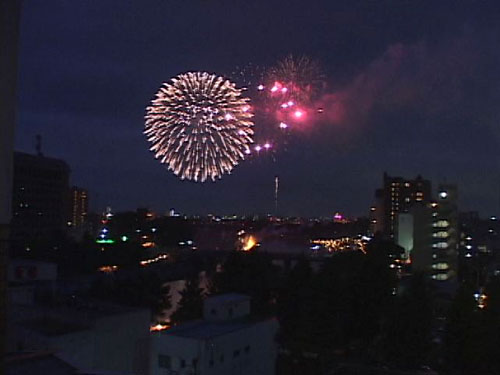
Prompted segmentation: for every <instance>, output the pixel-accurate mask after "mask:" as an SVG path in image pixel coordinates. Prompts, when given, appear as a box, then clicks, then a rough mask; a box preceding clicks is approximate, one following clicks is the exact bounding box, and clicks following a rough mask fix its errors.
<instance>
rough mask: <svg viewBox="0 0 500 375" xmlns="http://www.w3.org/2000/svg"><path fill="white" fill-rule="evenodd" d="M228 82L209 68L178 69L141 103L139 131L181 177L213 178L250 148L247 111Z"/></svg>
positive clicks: (250, 126) (249, 114)
mask: <svg viewBox="0 0 500 375" xmlns="http://www.w3.org/2000/svg"><path fill="white" fill-rule="evenodd" d="M248 102H249V99H248V98H245V97H243V96H242V92H241V90H240V89H238V88H236V86H235V84H234V83H231V82H230V81H228V80H226V79H224V78H223V77H219V76H216V75H213V74H209V73H205V72H191V73H186V74H180V75H179V76H177V77H175V78H173V79H172V80H171V82H170V83H164V84H163V85H162V87H161V88H160V90H159V91H158V92H157V94H156V98H155V99H153V101H152V103H151V105H150V106H149V107H147V109H146V128H145V131H144V133H145V134H146V137H147V139H148V141H149V142H151V143H152V146H151V148H150V150H151V151H153V152H154V153H155V157H156V158H157V159H159V160H160V161H161V162H162V163H164V164H166V165H167V166H168V169H169V170H172V171H173V173H174V174H176V175H177V176H179V177H180V178H181V179H183V180H184V179H187V180H192V181H200V182H204V181H206V180H207V179H210V180H212V181H215V180H216V179H218V178H221V177H222V175H223V174H225V173H230V172H231V170H232V169H233V168H234V167H235V166H236V165H237V164H238V163H239V161H241V160H243V159H244V158H245V155H248V154H249V153H250V145H251V143H253V133H254V132H253V122H252V117H253V113H252V111H251V108H250V106H249V105H248Z"/></svg>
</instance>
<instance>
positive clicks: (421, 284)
mask: <svg viewBox="0 0 500 375" xmlns="http://www.w3.org/2000/svg"><path fill="white" fill-rule="evenodd" d="M394 302H395V303H394V304H393V306H392V308H391V311H390V313H389V314H388V319H387V321H386V322H385V324H384V329H383V333H384V339H383V345H382V348H383V354H384V358H385V360H386V361H387V362H391V363H394V364H396V365H397V366H398V367H403V368H404V367H408V368H418V367H419V366H421V365H424V364H427V363H429V359H430V355H431V353H432V347H433V344H432V323H433V303H432V293H431V289H430V285H429V283H428V281H427V280H426V278H425V275H424V274H422V273H417V274H414V275H413V276H411V278H410V279H409V285H408V287H407V289H406V290H404V291H403V293H402V295H400V296H398V297H397V298H395V301H394Z"/></svg>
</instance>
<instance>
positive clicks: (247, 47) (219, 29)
mask: <svg viewBox="0 0 500 375" xmlns="http://www.w3.org/2000/svg"><path fill="white" fill-rule="evenodd" d="M23 7H24V8H23V18H22V30H21V56H20V72H19V73H20V117H19V126H18V132H17V133H18V134H17V147H18V148H19V149H23V150H33V147H32V145H33V143H34V141H33V139H34V135H35V134H38V133H40V134H42V135H43V136H44V149H45V153H46V154H47V155H52V156H56V157H62V158H64V159H66V160H67V161H68V162H69V163H70V165H71V167H72V169H73V182H74V183H75V184H79V185H82V186H86V187H88V188H89V189H90V190H91V193H92V195H93V198H94V206H95V207H102V206H104V205H105V204H110V205H112V206H114V207H116V208H117V209H125V208H134V207H136V206H139V205H147V206H151V207H153V208H156V209H158V210H166V209H168V208H169V207H176V208H177V209H179V210H181V211H186V212H190V213H194V212H209V211H212V212H221V213H231V212H237V213H240V212H265V211H267V210H270V209H272V207H273V182H274V175H275V174H276V173H278V174H280V176H281V187H282V190H281V193H282V194H281V207H282V212H283V213H284V214H301V215H319V214H323V215H326V214H330V213H332V212H333V211H335V210H343V211H346V212H350V213H356V214H358V213H363V212H365V210H366V208H367V207H368V205H369V204H370V203H371V200H372V196H373V190H374V189H375V187H377V185H379V184H380V182H381V174H382V172H383V171H384V170H387V171H388V172H390V173H393V174H403V175H409V176H411V175H416V174H417V173H421V174H422V175H424V176H428V177H429V178H432V179H435V180H436V181H443V180H445V179H446V180H447V181H449V182H453V181H456V182H458V183H459V186H460V189H461V197H462V203H463V207H464V208H468V209H471V208H478V209H480V210H482V211H483V212H484V213H489V212H490V211H491V210H495V211H496V209H497V208H498V207H496V206H497V205H498V195H499V194H498V190H499V184H498V182H499V178H498V177H497V176H498V175H499V172H498V170H499V168H498V167H499V159H498V155H497V154H498V151H497V150H498V145H499V140H500V139H499V136H498V135H499V134H498V121H499V113H498V102H499V99H500V92H499V88H500V68H499V66H500V65H499V62H500V61H499V60H500V58H499V54H498V47H497V46H498V45H499V43H498V42H499V35H500V34H499V30H498V29H499V26H498V25H497V22H496V20H497V19H498V16H499V12H498V7H497V6H496V3H495V2H486V1H481V2H465V1H461V2H456V1H454V2H447V1H438V2H436V1H420V2H407V1H380V2H332V1H318V2H310V4H304V2H303V1H287V2H271V1H268V2H267V1H266V2H264V1H262V2H260V1H248V2H234V1H217V0H212V1H189V2H179V1H147V2H143V1H119V2H118V1H105V0H102V1H81V2H78V1H75V2H68V1H65V0H61V1H55V0H52V1H49V2H47V1H41V0H27V1H25V2H24V5H23ZM288 53H295V54H302V53H305V54H308V55H311V56H313V57H315V58H317V59H319V60H320V61H321V62H322V64H323V65H324V67H325V70H326V71H327V73H328V77H329V85H330V88H331V90H330V92H329V94H328V95H327V96H325V98H324V100H323V102H322V105H323V106H324V107H325V109H326V112H327V118H328V119H329V121H326V122H325V123H324V124H320V125H318V126H316V127H314V128H313V129H310V130H309V131H308V132H304V133H301V134H300V135H298V136H297V137H296V138H295V139H292V140H291V144H290V145H289V147H288V149H287V150H286V151H283V152H280V153H278V157H277V159H276V160H275V161H273V160H271V159H270V158H269V159H266V158H263V159H261V160H256V161H251V162H245V163H243V164H242V165H240V166H238V167H237V168H236V169H235V171H234V174H233V175H231V176H227V177H225V178H224V179H223V180H221V181H218V182H217V183H214V184H212V183H209V184H205V185H196V184H192V183H187V182H180V181H178V180H177V179H176V178H175V177H174V176H173V175H171V174H170V173H169V172H167V171H166V170H165V169H164V168H163V167H162V166H161V165H159V164H158V163H157V162H156V161H155V160H154V159H153V157H152V155H151V154H150V153H149V152H148V151H147V144H146V142H145V140H144V137H143V136H142V134H141V131H142V128H143V115H144V107H145V106H146V104H147V103H148V101H149V100H150V99H151V97H152V95H153V93H154V92H155V91H156V90H157V88H158V87H159V85H160V83H161V82H162V81H164V80H166V79H168V78H169V77H171V76H173V75H175V74H177V73H179V72H182V71H186V70H189V69H206V70H209V71H218V72H221V73H225V72H230V71H232V69H233V68H234V66H237V65H243V64H245V63H247V62H249V61H252V62H254V63H256V64H263V65H266V64H271V63H273V62H274V61H275V60H276V59H278V58H280V57H282V56H283V55H286V54H288Z"/></svg>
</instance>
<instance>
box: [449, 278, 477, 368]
mask: <svg viewBox="0 0 500 375" xmlns="http://www.w3.org/2000/svg"><path fill="white" fill-rule="evenodd" d="M473 294H474V289H473V288H472V287H471V286H470V285H468V284H462V285H461V286H460V288H459V289H458V291H457V294H456V296H455V298H454V299H453V302H452V304H451V307H450V309H449V312H448V315H447V319H446V322H447V324H446V331H445V340H444V343H445V348H444V349H445V350H444V355H445V359H446V365H447V367H448V369H449V370H453V369H456V370H458V371H460V373H462V374H480V373H481V372H480V368H481V367H482V364H483V359H484V358H482V357H483V356H484V350H483V349H484V337H481V336H482V335H481V331H482V325H483V324H482V322H481V320H482V316H481V312H480V311H478V307H477V303H476V301H475V300H474V297H473Z"/></svg>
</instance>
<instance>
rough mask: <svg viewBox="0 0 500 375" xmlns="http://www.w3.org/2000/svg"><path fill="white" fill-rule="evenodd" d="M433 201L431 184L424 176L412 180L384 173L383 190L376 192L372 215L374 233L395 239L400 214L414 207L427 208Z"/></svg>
mask: <svg viewBox="0 0 500 375" xmlns="http://www.w3.org/2000/svg"><path fill="white" fill-rule="evenodd" d="M431 199H432V188H431V182H430V181H429V180H426V179H424V178H422V176H420V175H419V176H417V177H416V178H415V179H413V180H411V179H406V178H404V177H392V176H389V175H388V174H387V173H384V179H383V188H382V189H378V190H377V191H376V192H375V200H376V204H375V206H374V209H372V213H371V216H372V217H373V219H372V227H373V231H376V232H381V233H382V234H384V235H386V236H387V237H390V238H394V237H395V235H396V234H397V232H398V214H399V213H407V212H409V211H410V209H411V208H412V207H414V206H425V205H426V204H428V203H429V202H430V201H431ZM373 220H375V222H373Z"/></svg>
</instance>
